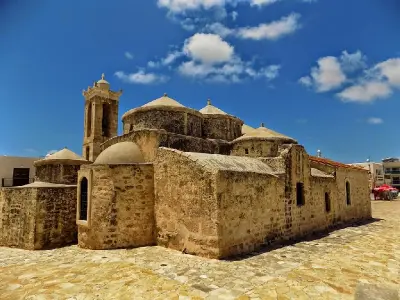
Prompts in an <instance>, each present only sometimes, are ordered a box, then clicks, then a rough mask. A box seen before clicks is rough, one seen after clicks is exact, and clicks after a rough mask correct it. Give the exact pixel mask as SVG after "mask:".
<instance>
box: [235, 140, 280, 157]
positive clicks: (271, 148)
mask: <svg viewBox="0 0 400 300" xmlns="http://www.w3.org/2000/svg"><path fill="white" fill-rule="evenodd" d="M279 145H280V143H279V142H278V141H267V140H256V139H251V140H239V141H235V142H233V145H232V151H231V155H237V156H249V157H275V156H277V155H278V149H279Z"/></svg>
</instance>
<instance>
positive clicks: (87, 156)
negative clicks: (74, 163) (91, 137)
mask: <svg viewBox="0 0 400 300" xmlns="http://www.w3.org/2000/svg"><path fill="white" fill-rule="evenodd" d="M89 157H90V147H86V160H89Z"/></svg>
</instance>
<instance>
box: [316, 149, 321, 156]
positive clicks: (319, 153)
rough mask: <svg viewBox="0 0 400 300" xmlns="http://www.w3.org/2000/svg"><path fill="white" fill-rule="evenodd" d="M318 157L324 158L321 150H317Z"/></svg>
mask: <svg viewBox="0 0 400 300" xmlns="http://www.w3.org/2000/svg"><path fill="white" fill-rule="evenodd" d="M317 157H322V153H321V150H319V149H318V150H317Z"/></svg>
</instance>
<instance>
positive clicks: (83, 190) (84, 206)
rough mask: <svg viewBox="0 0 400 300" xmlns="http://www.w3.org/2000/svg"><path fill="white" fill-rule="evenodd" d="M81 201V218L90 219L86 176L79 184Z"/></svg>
mask: <svg viewBox="0 0 400 300" xmlns="http://www.w3.org/2000/svg"><path fill="white" fill-rule="evenodd" d="M79 193H80V201H79V220H83V221H87V219H88V216H87V215H88V180H87V178H86V177H83V178H82V179H81V183H80V185H79Z"/></svg>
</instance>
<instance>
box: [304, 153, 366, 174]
mask: <svg viewBox="0 0 400 300" xmlns="http://www.w3.org/2000/svg"><path fill="white" fill-rule="evenodd" d="M309 159H310V161H313V162H316V163H318V164H321V165H327V166H330V167H339V168H345V169H353V170H359V171H368V170H366V169H364V168H363V167H359V166H354V165H346V164H344V163H341V162H337V161H334V160H330V159H327V158H322V157H317V156H312V155H310V156H309Z"/></svg>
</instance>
